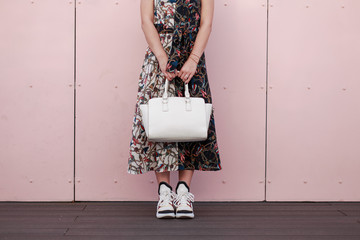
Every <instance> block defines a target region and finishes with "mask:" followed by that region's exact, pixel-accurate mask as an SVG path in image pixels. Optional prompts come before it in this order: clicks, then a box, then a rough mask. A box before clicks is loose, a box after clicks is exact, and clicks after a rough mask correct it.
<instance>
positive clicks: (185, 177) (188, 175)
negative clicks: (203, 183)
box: [179, 170, 194, 187]
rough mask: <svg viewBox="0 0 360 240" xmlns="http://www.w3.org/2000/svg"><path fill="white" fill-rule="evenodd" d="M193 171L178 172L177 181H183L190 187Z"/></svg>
mask: <svg viewBox="0 0 360 240" xmlns="http://www.w3.org/2000/svg"><path fill="white" fill-rule="evenodd" d="M193 174H194V170H179V181H184V182H186V184H187V185H188V186H189V187H190V183H191V179H192V176H193Z"/></svg>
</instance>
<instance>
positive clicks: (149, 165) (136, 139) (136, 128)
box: [127, 0, 221, 174]
mask: <svg viewBox="0 0 360 240" xmlns="http://www.w3.org/2000/svg"><path fill="white" fill-rule="evenodd" d="M200 9H201V0H154V26H155V28H156V29H157V31H158V33H159V37H160V41H161V43H162V45H163V47H164V50H165V52H166V53H167V54H168V57H169V60H168V66H169V70H168V71H169V72H174V71H175V69H177V70H178V71H180V70H181V67H182V66H183V64H184V63H185V62H186V60H187V59H188V56H189V55H190V53H191V51H192V49H193V46H194V43H195V39H196V36H197V33H198V30H199V27H200V18H201V16H200ZM188 86H189V93H190V96H191V97H202V98H204V100H205V102H206V103H212V98H211V92H210V85H209V82H208V77H207V72H206V64H205V53H203V54H202V56H201V58H200V60H199V63H198V66H197V70H196V73H195V74H194V76H193V77H192V79H191V80H190V82H189V83H188ZM164 87H165V76H164V74H163V73H162V72H161V70H160V67H159V63H158V61H157V59H156V57H155V55H154V54H153V52H152V51H151V49H150V48H149V47H147V49H146V51H145V59H144V62H143V65H142V69H141V73H140V77H139V85H138V94H137V101H136V104H135V114H134V118H133V124H132V131H131V140H130V151H129V158H128V168H127V172H128V173H130V174H142V173H145V172H148V171H156V172H164V171H177V170H185V169H189V170H201V171H217V170H220V169H221V164H220V155H219V148H218V144H217V139H216V132H215V119H214V112H215V111H213V113H212V114H211V118H210V123H209V129H208V138H207V139H206V140H204V141H198V142H151V141H148V140H147V137H146V133H145V129H144V126H143V124H142V118H141V114H140V108H139V105H140V104H145V103H147V102H148V100H149V99H150V98H153V97H161V96H162V93H163V91H164ZM184 88H185V86H184V82H183V81H182V79H181V78H180V77H175V78H173V79H172V80H171V81H169V86H168V96H169V97H171V96H179V97H182V96H183V95H184Z"/></svg>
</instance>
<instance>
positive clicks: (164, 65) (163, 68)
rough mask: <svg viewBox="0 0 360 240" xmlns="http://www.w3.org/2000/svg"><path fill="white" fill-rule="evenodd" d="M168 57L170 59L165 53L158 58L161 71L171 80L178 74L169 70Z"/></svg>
mask: <svg viewBox="0 0 360 240" xmlns="http://www.w3.org/2000/svg"><path fill="white" fill-rule="evenodd" d="M168 59H169V58H168V56H167V55H166V54H165V55H163V56H160V57H159V58H158V61H159V66H160V70H161V72H162V73H163V74H164V75H165V77H166V78H167V79H168V80H169V81H171V80H172V79H173V78H174V77H175V76H176V74H175V73H171V72H168V71H167V69H168V66H167V63H168Z"/></svg>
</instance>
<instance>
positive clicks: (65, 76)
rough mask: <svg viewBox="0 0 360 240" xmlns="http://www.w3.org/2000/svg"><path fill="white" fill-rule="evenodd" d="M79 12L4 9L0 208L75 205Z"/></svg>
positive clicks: (50, 7)
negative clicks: (1, 203)
mask: <svg viewBox="0 0 360 240" xmlns="http://www.w3.org/2000/svg"><path fill="white" fill-rule="evenodd" d="M73 5H74V4H73V3H72V2H71V1H60V0H57V1H36V0H34V1H19V0H16V1H14V0H3V1H0V35H1V41H0V52H1V54H0V133H1V134H0V200H1V201H10V200H11V201H38V200H39V201H51V200H55V201H70V200H72V199H73V186H74V185H73V161H74V158H73V154H74V152H73V145H74V142H73V131H74V126H73V122H74V119H73V113H74V109H73V105H74V102H73V95H74V89H73V86H72V85H71V84H73V76H74V75H73V74H74V67H73V66H74V60H73V59H74V58H73V57H74V51H73V45H74V26H73V23H74V6H73Z"/></svg>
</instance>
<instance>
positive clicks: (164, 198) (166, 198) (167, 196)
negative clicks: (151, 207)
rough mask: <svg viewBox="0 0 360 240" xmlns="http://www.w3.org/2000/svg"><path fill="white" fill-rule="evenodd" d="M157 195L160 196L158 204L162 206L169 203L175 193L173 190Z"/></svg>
mask: <svg viewBox="0 0 360 240" xmlns="http://www.w3.org/2000/svg"><path fill="white" fill-rule="evenodd" d="M159 196H160V201H159V205H161V206H162V205H166V204H169V203H171V202H172V201H173V200H174V199H175V197H176V194H175V192H173V191H170V192H165V193H163V194H160V195H159Z"/></svg>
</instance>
